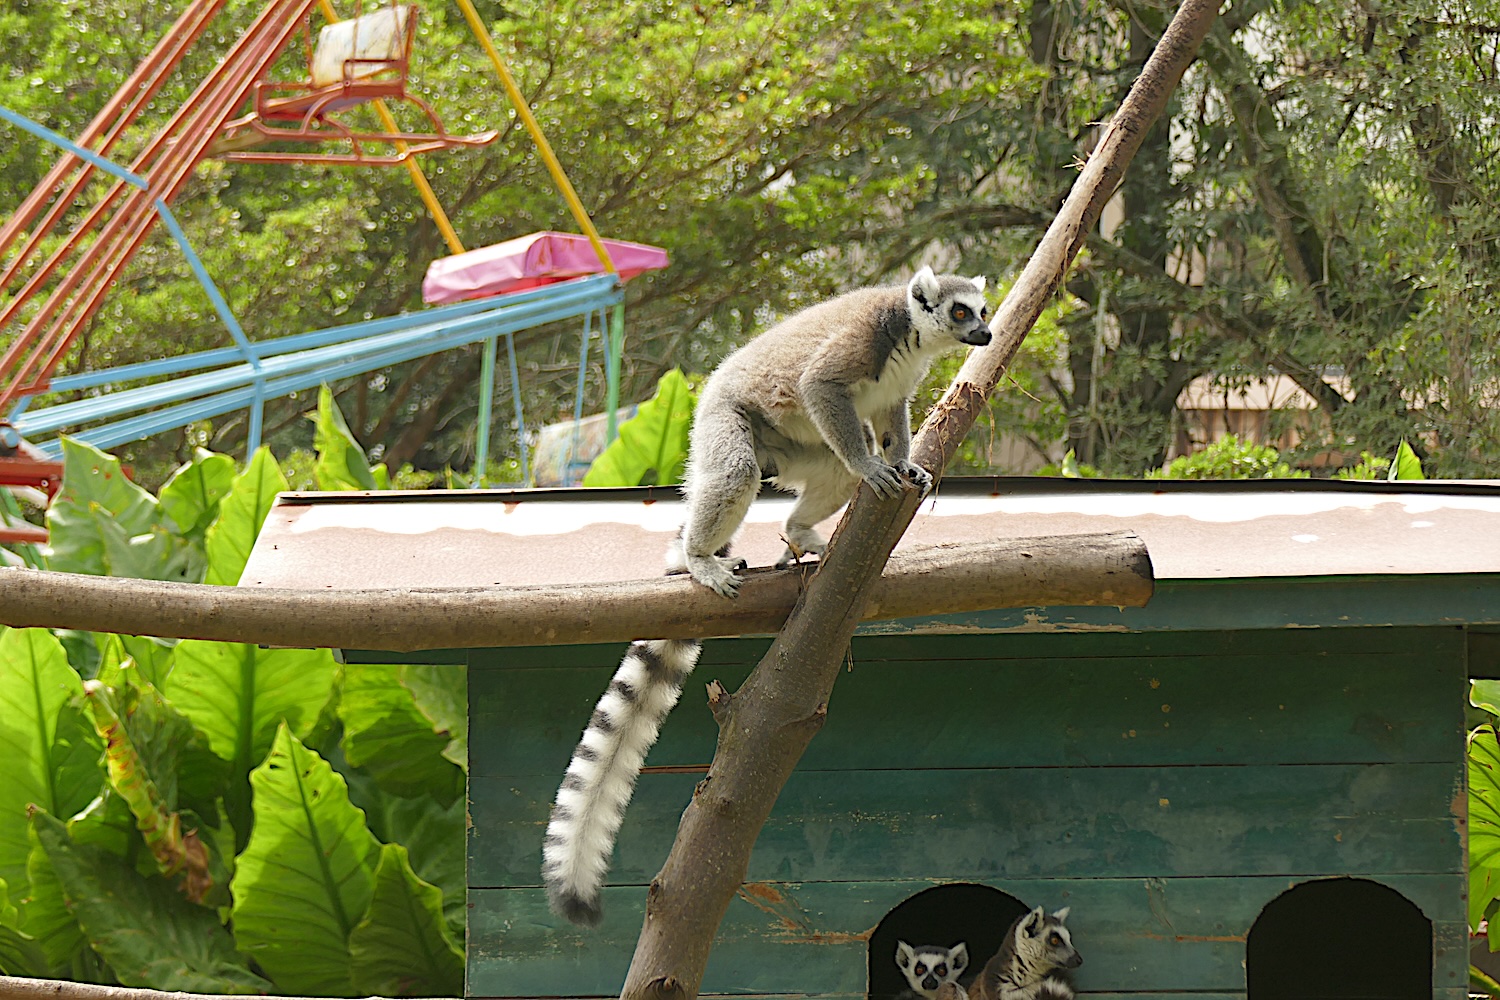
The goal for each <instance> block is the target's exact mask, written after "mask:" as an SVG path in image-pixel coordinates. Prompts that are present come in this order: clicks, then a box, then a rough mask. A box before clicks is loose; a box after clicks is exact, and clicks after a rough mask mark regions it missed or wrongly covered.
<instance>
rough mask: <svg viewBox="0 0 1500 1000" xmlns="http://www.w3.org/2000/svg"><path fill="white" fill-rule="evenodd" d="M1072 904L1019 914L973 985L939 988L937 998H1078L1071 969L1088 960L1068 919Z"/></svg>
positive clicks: (1039, 908)
mask: <svg viewBox="0 0 1500 1000" xmlns="http://www.w3.org/2000/svg"><path fill="white" fill-rule="evenodd" d="M1067 919H1068V907H1066V906H1064V907H1063V908H1062V909H1060V910H1058V911H1057V912H1055V913H1047V912H1046V911H1044V910H1043V909H1042V908H1041V907H1040V906H1038V907H1037V908H1036V909H1034V910H1032V911H1031V912H1030V913H1027V914H1024V915H1023V916H1020V917H1018V918H1016V922H1015V923H1013V924H1011V925H1010V930H1008V931H1006V932H1005V940H1004V941H1003V942H1002V943H1001V945H1000V950H999V951H997V952H996V953H995V957H994V958H991V959H990V960H989V961H988V962H986V963H985V965H984V968H983V969H981V970H980V972H979V977H978V978H977V979H975V980H974V982H972V983H970V984H969V987H968V989H967V990H966V989H964V987H962V986H960V985H958V983H948V984H944V985H942V986H941V987H939V988H938V991H937V996H936V1000H1073V998H1074V996H1075V994H1074V992H1073V984H1072V983H1070V982H1069V981H1068V976H1067V973H1068V970H1069V969H1076V968H1078V967H1079V966H1080V965H1082V964H1083V956H1081V955H1079V954H1078V949H1077V948H1074V947H1073V935H1072V934H1071V933H1070V932H1069V931H1068V928H1067V925H1066V924H1065V923H1064V921H1066V920H1067Z"/></svg>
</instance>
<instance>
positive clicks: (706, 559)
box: [687, 554, 745, 597]
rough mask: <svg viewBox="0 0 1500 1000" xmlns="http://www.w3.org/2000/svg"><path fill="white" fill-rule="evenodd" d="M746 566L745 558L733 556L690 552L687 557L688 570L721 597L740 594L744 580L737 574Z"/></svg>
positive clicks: (694, 577)
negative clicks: (702, 554) (704, 554)
mask: <svg viewBox="0 0 1500 1000" xmlns="http://www.w3.org/2000/svg"><path fill="white" fill-rule="evenodd" d="M744 568H745V560H743V559H735V558H733V557H731V556H695V555H692V554H689V555H688V557H687V571H688V572H689V573H690V574H692V577H693V579H694V580H697V581H698V582H699V583H701V584H703V586H705V587H707V588H708V589H710V590H712V591H713V592H714V593H716V594H718V595H719V596H721V597H735V596H737V595H738V594H739V591H740V584H741V583H743V582H744V581H743V579H742V578H741V577H739V576H736V575H735V574H736V573H737V572H739V571H741V570H743V569H744Z"/></svg>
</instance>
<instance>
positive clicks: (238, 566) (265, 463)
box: [203, 445, 287, 586]
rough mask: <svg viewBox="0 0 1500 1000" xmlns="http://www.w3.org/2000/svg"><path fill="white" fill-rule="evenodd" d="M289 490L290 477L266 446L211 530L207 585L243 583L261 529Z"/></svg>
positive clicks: (206, 544)
mask: <svg viewBox="0 0 1500 1000" xmlns="http://www.w3.org/2000/svg"><path fill="white" fill-rule="evenodd" d="M286 488H287V482H286V476H284V475H282V474H281V467H280V466H278V465H277V464H276V459H275V458H274V457H273V456H272V455H271V449H270V448H269V447H266V446H264V445H262V446H261V447H260V448H258V449H257V450H256V452H255V454H254V455H253V456H251V458H250V464H249V465H248V466H246V467H245V471H244V472H242V473H240V475H239V477H238V478H236V479H235V481H234V484H233V485H232V486H231V487H230V489H229V496H228V497H226V498H225V499H224V500H223V502H221V503H220V504H219V516H218V518H217V519H216V520H215V521H214V523H213V524H212V525H210V526H209V528H208V533H207V535H206V536H205V539H204V547H205V549H206V551H207V553H208V573H207V575H205V576H204V578H203V582H205V583H213V584H227V585H229V586H233V585H234V584H236V583H239V582H240V574H241V573H243V572H244V571H245V563H246V562H248V561H249V559H250V550H251V548H252V547H254V545H255V539H256V537H257V536H258V535H259V534H260V527H261V525H262V524H264V523H265V520H266V515H267V514H269V513H270V512H271V507H272V506H273V505H274V504H275V503H276V494H278V493H280V492H282V491H283V490H285V489H286Z"/></svg>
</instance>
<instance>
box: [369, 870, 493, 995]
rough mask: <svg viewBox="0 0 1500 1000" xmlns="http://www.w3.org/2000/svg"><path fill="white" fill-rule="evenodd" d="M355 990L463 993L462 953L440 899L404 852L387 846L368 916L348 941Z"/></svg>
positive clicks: (403, 992) (380, 993) (385, 992)
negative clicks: (451, 931) (445, 918)
mask: <svg viewBox="0 0 1500 1000" xmlns="http://www.w3.org/2000/svg"><path fill="white" fill-rule="evenodd" d="M349 955H350V957H351V958H352V959H353V960H354V988H355V990H357V991H358V992H360V993H365V994H372V995H377V996H387V997H454V996H459V995H460V994H462V993H463V988H464V954H463V951H462V950H461V949H460V948H459V947H458V945H456V944H455V943H454V941H453V937H452V936H451V935H450V934H449V933H448V926H447V921H445V920H444V919H443V894H442V892H441V891H440V890H439V889H438V888H437V886H434V885H430V884H428V883H427V882H424V881H422V880H421V879H420V878H418V877H417V875H416V873H415V872H413V871H412V870H411V865H410V864H409V863H408V862H407V858H406V848H404V847H402V846H401V845H400V844H386V845H384V846H382V847H381V849H380V867H379V868H377V869H376V871H375V893H374V895H373V896H372V897H371V899H370V909H369V912H367V913H366V914H365V918H364V919H363V920H361V921H360V922H359V926H357V927H355V928H354V933H353V934H351V935H350V936H349Z"/></svg>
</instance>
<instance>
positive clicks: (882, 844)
mask: <svg viewBox="0 0 1500 1000" xmlns="http://www.w3.org/2000/svg"><path fill="white" fill-rule="evenodd" d="M699 778H700V776H699V775H696V774H647V775H643V776H642V778H641V780H640V783H639V785H638V786H637V789H636V793H635V800H634V801H633V802H632V804H631V807H630V812H629V814H628V817H627V820H626V822H625V825H624V827H623V829H622V830H621V834H620V839H619V843H618V845H617V848H616V852H615V863H614V867H613V870H612V872H611V874H610V877H609V881H610V883H611V884H642V885H643V884H645V883H646V882H647V881H648V880H649V879H650V878H651V876H653V875H655V874H656V872H657V870H658V869H659V867H660V865H661V858H662V855H663V852H664V851H665V850H666V848H667V846H668V845H669V843H670V841H671V837H672V832H673V831H674V830H675V829H676V826H677V818H678V816H679V815H680V814H681V812H682V810H683V808H684V807H685V806H686V805H687V802H688V800H689V798H690V797H691V795H692V791H693V786H694V784H696V783H697V781H698V780H699ZM1462 781H1463V774H1462V771H1461V770H1460V768H1459V766H1458V764H1457V763H1454V764H1378V765H1350V764H1311V765H1297V766H1284V767H1283V766H1262V765H1252V766H1245V767H1238V766H1191V767H1108V768H1072V769H1066V770H1063V769H1058V768H1001V769H992V770H957V769H955V770H931V771H814V772H798V773H797V774H795V775H793V777H792V779H791V781H789V782H788V783H787V786H786V788H785V790H783V792H782V793H781V797H780V799H779V800H778V801H777V804H776V809H775V811H774V812H773V813H772V814H771V817H770V819H769V820H768V821H767V823H766V826H765V829H764V830H763V831H762V833H761V836H760V839H759V841H758V842H757V844H756V847H755V851H754V853H753V854H752V856H751V859H750V877H751V878H752V879H792V878H797V879H807V880H833V879H853V880H862V879H881V878H921V877H930V876H933V875H942V876H947V877H953V878H997V877H999V876H1000V875H1002V874H1006V875H1009V876H1011V877H1017V876H1029V877H1037V878H1041V877H1053V876H1059V875H1063V874H1071V875H1077V876H1092V877H1106V876H1141V877H1149V876H1167V875H1200V876H1214V875H1233V874H1299V873H1306V872H1318V871H1351V870H1358V871H1379V872H1444V871H1460V870H1462V869H1463V852H1462V845H1461V841H1460V837H1459V833H1458V831H1457V830H1456V829H1455V819H1454V817H1453V816H1452V815H1450V812H1449V810H1450V806H1451V804H1452V801H1453V799H1454V797H1455V794H1457V793H1458V792H1461V790H1462V788H1463V783H1462ZM556 787H557V781H556V779H555V778H551V777H527V778H471V779H470V782H469V792H470V800H471V801H470V817H471V819H472V821H473V824H474V825H473V831H472V834H471V837H470V840H469V883H470V885H473V886H484V887H492V886H517V885H535V884H537V879H538V876H537V867H538V865H537V858H538V857H539V856H540V852H541V838H542V830H543V826H544V824H545V822H546V818H547V812H548V808H549V805H550V802H551V799H552V795H553V793H554V792H555V791H556Z"/></svg>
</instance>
